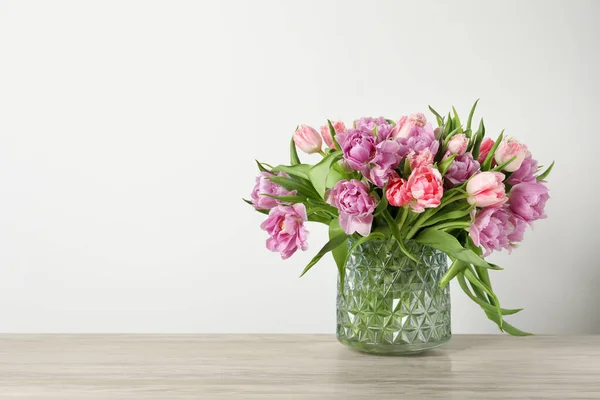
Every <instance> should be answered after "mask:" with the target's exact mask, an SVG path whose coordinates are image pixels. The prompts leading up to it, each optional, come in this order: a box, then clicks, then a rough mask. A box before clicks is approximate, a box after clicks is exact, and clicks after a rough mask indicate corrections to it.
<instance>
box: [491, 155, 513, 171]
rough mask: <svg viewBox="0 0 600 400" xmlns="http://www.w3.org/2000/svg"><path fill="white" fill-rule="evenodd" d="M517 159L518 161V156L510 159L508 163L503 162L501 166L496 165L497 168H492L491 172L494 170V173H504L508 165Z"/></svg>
mask: <svg viewBox="0 0 600 400" xmlns="http://www.w3.org/2000/svg"><path fill="white" fill-rule="evenodd" d="M516 159H517V156H513V157H511V159H510V160H508V161H506V162H503V163H502V164H500V165H496V166H495V167H494V168H492V169H491V170H492V171H502V170H503V169H504V168H506V166H507V165H508V164H510V163H511V162H513V161H515V160H516Z"/></svg>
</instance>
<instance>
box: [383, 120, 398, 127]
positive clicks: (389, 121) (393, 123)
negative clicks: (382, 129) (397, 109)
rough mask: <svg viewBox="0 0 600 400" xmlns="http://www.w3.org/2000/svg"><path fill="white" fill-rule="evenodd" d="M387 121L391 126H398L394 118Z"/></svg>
mask: <svg viewBox="0 0 600 400" xmlns="http://www.w3.org/2000/svg"><path fill="white" fill-rule="evenodd" d="M385 122H387V123H388V124H390V125H391V126H396V123H395V122H394V120H392V119H386V120H385Z"/></svg>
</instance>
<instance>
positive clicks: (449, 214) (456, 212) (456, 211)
mask: <svg viewBox="0 0 600 400" xmlns="http://www.w3.org/2000/svg"><path fill="white" fill-rule="evenodd" d="M465 203H466V205H467V206H468V207H467V208H466V209H465V208H464V207H465V204H464V203H462V204H458V205H457V206H456V207H452V206H449V207H452V208H451V210H452V211H450V210H444V212H440V213H436V214H435V215H434V216H433V217H431V218H429V219H427V221H425V222H424V223H423V224H421V226H422V227H426V226H432V225H435V224H438V223H441V222H445V221H456V220H458V219H460V218H462V217H464V216H466V215H469V214H471V211H473V209H474V208H475V204H469V203H467V202H466V201H465Z"/></svg>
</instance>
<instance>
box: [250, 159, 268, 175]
mask: <svg viewBox="0 0 600 400" xmlns="http://www.w3.org/2000/svg"><path fill="white" fill-rule="evenodd" d="M254 161H256V165H258V170H259V171H260V172H271V171H269V170H268V169H266V168H265V167H264V166H263V165H262V164H261V163H260V162H258V160H254Z"/></svg>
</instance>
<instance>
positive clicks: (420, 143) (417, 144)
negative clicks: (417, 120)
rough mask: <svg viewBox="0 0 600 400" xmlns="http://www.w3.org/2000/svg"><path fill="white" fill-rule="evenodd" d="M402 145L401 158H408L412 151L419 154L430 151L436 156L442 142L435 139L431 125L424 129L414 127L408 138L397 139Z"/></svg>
mask: <svg viewBox="0 0 600 400" xmlns="http://www.w3.org/2000/svg"><path fill="white" fill-rule="evenodd" d="M396 140H397V141H398V143H399V144H400V156H402V157H406V156H407V155H408V154H409V153H410V152H411V151H414V152H415V153H419V152H421V151H422V150H425V149H428V150H429V151H430V152H431V154H433V155H435V154H436V153H437V151H438V148H439V147H440V142H439V141H438V140H437V139H436V138H435V134H434V133H433V128H432V127H431V124H426V125H425V126H424V127H422V128H421V127H418V126H417V127H414V128H412V130H411V131H410V133H409V134H408V136H407V137H398V139H396Z"/></svg>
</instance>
